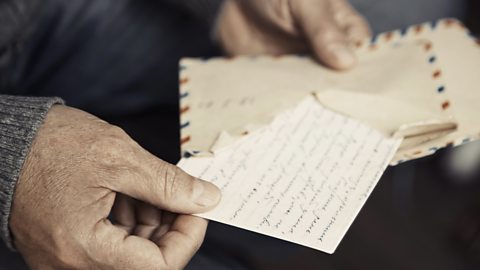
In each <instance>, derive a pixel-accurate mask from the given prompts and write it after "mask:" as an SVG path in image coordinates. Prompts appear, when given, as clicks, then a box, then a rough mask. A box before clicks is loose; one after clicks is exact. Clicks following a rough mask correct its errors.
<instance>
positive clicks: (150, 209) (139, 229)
mask: <svg viewBox="0 0 480 270" xmlns="http://www.w3.org/2000/svg"><path fill="white" fill-rule="evenodd" d="M135 216H136V221H137V225H136V226H135V230H134V232H133V234H135V235H138V236H140V237H143V238H147V239H149V238H150V236H151V235H152V233H153V232H154V231H155V230H156V229H157V227H158V226H160V225H161V221H162V214H161V212H160V210H158V209H157V208H156V207H154V206H152V205H150V204H147V203H144V202H137V203H136V205H135Z"/></svg>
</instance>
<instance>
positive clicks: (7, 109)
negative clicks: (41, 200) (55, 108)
mask: <svg viewBox="0 0 480 270" xmlns="http://www.w3.org/2000/svg"><path fill="white" fill-rule="evenodd" d="M54 104H63V101H62V100H61V99H59V98H48V97H20V96H7V95H0V166H1V169H0V236H1V238H2V239H3V240H4V241H5V243H6V244H7V245H8V246H9V247H10V248H13V245H12V238H11V234H10V229H9V217H10V210H11V207H12V201H13V196H14V192H15V186H16V184H17V181H18V177H19V175H20V172H21V169H22V166H23V163H24V162H25V159H26V157H27V155H28V152H29V149H30V146H31V144H32V141H33V139H34V138H35V135H36V133H37V130H38V128H39V127H40V126H41V125H42V123H43V120H44V119H45V116H46V115H47V113H48V111H49V109H50V107H51V106H52V105H54Z"/></svg>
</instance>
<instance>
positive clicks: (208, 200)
mask: <svg viewBox="0 0 480 270" xmlns="http://www.w3.org/2000/svg"><path fill="white" fill-rule="evenodd" d="M192 196H193V198H192V199H193V201H194V202H195V203H196V204H198V205H200V206H202V207H211V206H215V205H217V204H218V202H219V201H220V197H221V192H220V189H218V188H217V187H216V186H215V185H213V184H212V183H209V182H207V181H204V180H200V179H197V180H196V181H194V182H193V194H192Z"/></svg>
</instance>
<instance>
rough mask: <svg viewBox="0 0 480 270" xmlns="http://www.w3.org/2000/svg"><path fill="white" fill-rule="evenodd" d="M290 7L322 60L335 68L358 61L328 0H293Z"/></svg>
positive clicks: (349, 66)
mask: <svg viewBox="0 0 480 270" xmlns="http://www.w3.org/2000/svg"><path fill="white" fill-rule="evenodd" d="M293 3H295V4H293ZM291 8H292V13H293V15H294V18H295V20H296V21H298V23H299V26H300V27H301V29H302V30H303V32H304V34H305V36H306V38H307V40H308V41H309V43H310V45H311V47H312V51H313V53H314V54H315V56H316V57H317V58H318V59H319V60H320V61H321V62H323V63H324V64H326V65H327V66H329V67H332V68H335V69H348V68H351V67H353V66H354V65H355V63H356V57H355V55H354V53H353V51H352V50H351V49H350V47H349V42H348V38H347V36H346V34H345V33H344V32H343V30H342V28H341V27H340V26H339V25H338V24H337V22H336V20H335V18H334V15H333V14H332V12H333V11H334V10H333V7H332V6H331V5H330V3H329V2H328V1H293V2H292V7H291Z"/></svg>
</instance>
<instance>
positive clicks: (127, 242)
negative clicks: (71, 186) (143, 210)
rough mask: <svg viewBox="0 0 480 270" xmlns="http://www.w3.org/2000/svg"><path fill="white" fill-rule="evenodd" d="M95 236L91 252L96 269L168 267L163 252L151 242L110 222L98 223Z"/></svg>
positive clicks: (91, 244) (92, 239) (92, 240)
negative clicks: (129, 233) (130, 233)
mask: <svg viewBox="0 0 480 270" xmlns="http://www.w3.org/2000/svg"><path fill="white" fill-rule="evenodd" d="M94 230H95V231H94V235H95V237H92V238H91V242H90V243H89V244H90V246H89V248H88V249H87V252H90V254H89V256H90V258H92V261H93V265H92V268H99V269H132V270H135V269H159V268H160V269H164V268H167V263H166V262H165V260H164V258H163V256H162V254H161V252H160V249H159V248H158V246H157V245H156V244H155V243H153V242H152V241H150V240H148V239H144V238H141V237H138V236H132V235H128V233H127V232H125V231H124V230H122V229H120V228H118V227H116V226H113V225H112V224H111V223H110V222H109V221H108V220H103V221H100V222H99V223H97V225H96V226H95V229H94Z"/></svg>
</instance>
